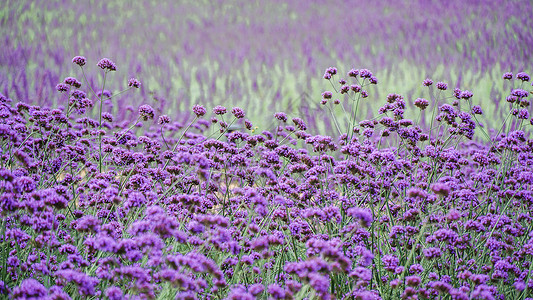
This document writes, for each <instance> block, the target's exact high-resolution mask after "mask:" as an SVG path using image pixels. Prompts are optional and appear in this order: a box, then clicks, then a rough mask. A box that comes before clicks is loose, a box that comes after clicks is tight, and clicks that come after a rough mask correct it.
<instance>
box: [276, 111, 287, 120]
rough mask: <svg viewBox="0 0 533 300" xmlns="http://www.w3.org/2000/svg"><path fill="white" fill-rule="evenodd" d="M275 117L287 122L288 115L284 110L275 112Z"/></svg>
mask: <svg viewBox="0 0 533 300" xmlns="http://www.w3.org/2000/svg"><path fill="white" fill-rule="evenodd" d="M274 118H276V119H278V120H280V121H282V122H287V115H286V114H285V113H283V112H277V113H275V114H274Z"/></svg>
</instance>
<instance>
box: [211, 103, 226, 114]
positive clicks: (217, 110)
mask: <svg viewBox="0 0 533 300" xmlns="http://www.w3.org/2000/svg"><path fill="white" fill-rule="evenodd" d="M213 113H214V114H215V115H223V114H225V113H226V108H225V107H224V106H221V105H217V106H215V108H213Z"/></svg>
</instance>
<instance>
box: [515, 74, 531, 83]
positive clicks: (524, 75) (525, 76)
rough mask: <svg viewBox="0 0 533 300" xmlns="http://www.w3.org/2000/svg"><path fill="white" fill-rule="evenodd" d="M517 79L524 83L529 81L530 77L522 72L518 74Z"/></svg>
mask: <svg viewBox="0 0 533 300" xmlns="http://www.w3.org/2000/svg"><path fill="white" fill-rule="evenodd" d="M516 78H517V79H520V80H522V81H529V79H530V78H529V75H528V74H527V73H526V72H520V73H517V74H516Z"/></svg>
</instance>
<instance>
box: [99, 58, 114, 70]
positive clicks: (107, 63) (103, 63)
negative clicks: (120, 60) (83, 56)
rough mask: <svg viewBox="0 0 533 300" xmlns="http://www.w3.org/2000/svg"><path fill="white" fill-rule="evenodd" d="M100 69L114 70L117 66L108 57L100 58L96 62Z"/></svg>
mask: <svg viewBox="0 0 533 300" xmlns="http://www.w3.org/2000/svg"><path fill="white" fill-rule="evenodd" d="M96 65H97V66H99V67H100V68H101V69H102V70H107V71H116V70H117V66H116V65H115V63H114V62H112V61H111V60H110V59H108V58H102V59H101V60H100V61H99V62H98V63H97V64H96Z"/></svg>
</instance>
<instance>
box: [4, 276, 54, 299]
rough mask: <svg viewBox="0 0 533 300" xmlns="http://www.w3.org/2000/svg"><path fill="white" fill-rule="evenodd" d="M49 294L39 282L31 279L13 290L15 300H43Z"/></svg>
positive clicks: (25, 280)
mask: <svg viewBox="0 0 533 300" xmlns="http://www.w3.org/2000/svg"><path fill="white" fill-rule="evenodd" d="M47 294H48V291H47V290H46V288H45V287H44V285H42V283H40V282H39V281H37V280H35V279H33V278H29V279H24V280H23V281H22V283H21V284H20V286H18V287H16V288H14V289H13V294H12V297H13V298H14V299H42V298H44V297H45V296H46V295H47Z"/></svg>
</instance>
